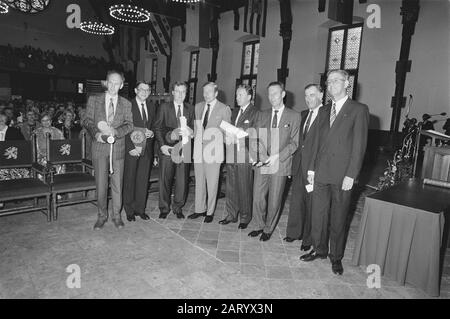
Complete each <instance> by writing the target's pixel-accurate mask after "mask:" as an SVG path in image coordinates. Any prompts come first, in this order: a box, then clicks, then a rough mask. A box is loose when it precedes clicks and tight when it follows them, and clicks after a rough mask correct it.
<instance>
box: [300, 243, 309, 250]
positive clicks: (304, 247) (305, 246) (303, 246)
mask: <svg viewBox="0 0 450 319" xmlns="http://www.w3.org/2000/svg"><path fill="white" fill-rule="evenodd" d="M310 249H311V245H303V244H302V245H301V246H300V250H302V251H308V250H310Z"/></svg>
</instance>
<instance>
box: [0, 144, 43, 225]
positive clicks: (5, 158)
mask: <svg viewBox="0 0 450 319" xmlns="http://www.w3.org/2000/svg"><path fill="white" fill-rule="evenodd" d="M35 145H36V143H35V137H34V136H33V139H32V141H4V142H0V169H7V170H9V169H19V168H25V169H28V170H29V171H30V177H26V178H19V179H8V180H1V181H0V203H5V202H10V201H19V202H23V201H25V203H24V204H23V205H21V204H18V205H17V206H16V203H14V204H13V206H14V207H10V208H5V209H0V216H2V215H12V214H18V213H23V212H32V211H41V212H43V213H44V214H45V215H46V216H47V221H51V207H50V205H51V201H50V196H51V192H50V187H49V186H48V185H47V184H46V183H45V182H44V181H45V177H46V174H47V172H46V170H45V168H44V167H43V166H42V165H40V164H38V163H37V162H36V148H35ZM37 174H40V175H41V176H42V177H43V179H44V181H42V180H40V179H38V178H37ZM39 198H45V205H40V204H39ZM27 200H30V201H31V200H33V201H32V204H30V203H29V201H27ZM5 207H6V206H5Z"/></svg>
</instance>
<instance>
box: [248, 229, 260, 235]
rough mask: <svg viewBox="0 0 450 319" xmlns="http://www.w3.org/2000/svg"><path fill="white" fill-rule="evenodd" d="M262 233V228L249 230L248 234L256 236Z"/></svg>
mask: <svg viewBox="0 0 450 319" xmlns="http://www.w3.org/2000/svg"><path fill="white" fill-rule="evenodd" d="M262 233H263V230H262V229H261V230H254V231H251V232H250V233H249V234H248V235H249V236H250V237H256V236H259V235H260V234H262Z"/></svg>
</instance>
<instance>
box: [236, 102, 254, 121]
mask: <svg viewBox="0 0 450 319" xmlns="http://www.w3.org/2000/svg"><path fill="white" fill-rule="evenodd" d="M252 107H253V104H251V103H250V104H249V105H248V106H247V108H246V109H245V111H244V112H243V113H242V114H241V117H240V118H239V120H238V122H237V126H242V125H243V124H244V122H245V120H247V119H248V115H249V114H250V111H251V108H252ZM238 114H239V113H238Z"/></svg>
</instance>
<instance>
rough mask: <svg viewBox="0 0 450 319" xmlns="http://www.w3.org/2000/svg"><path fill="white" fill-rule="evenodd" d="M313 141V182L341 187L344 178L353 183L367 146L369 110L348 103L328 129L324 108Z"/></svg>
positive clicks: (352, 102) (328, 108)
mask: <svg viewBox="0 0 450 319" xmlns="http://www.w3.org/2000/svg"><path fill="white" fill-rule="evenodd" d="M323 108H324V110H323V111H324V114H323V117H322V119H321V121H320V122H321V123H320V134H319V136H318V138H317V139H316V140H317V142H316V143H315V144H316V145H315V151H314V153H315V154H313V164H312V165H311V167H310V168H309V169H310V170H312V171H314V172H315V176H314V181H318V182H320V183H325V184H328V183H329V184H336V185H341V184H342V181H343V179H344V177H345V176H348V177H351V178H353V179H356V178H357V177H358V174H359V171H360V169H361V166H362V162H363V159H364V153H365V151H366V145H367V134H368V128H369V117H370V115H369V108H368V107H367V105H365V104H361V103H359V102H356V101H353V100H350V99H348V100H347V101H346V102H345V103H344V105H343V106H342V108H341V110H340V111H339V113H338V115H337V116H336V119H335V120H334V123H333V126H332V127H331V128H330V111H331V104H329V105H326V106H324V107H323Z"/></svg>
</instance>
